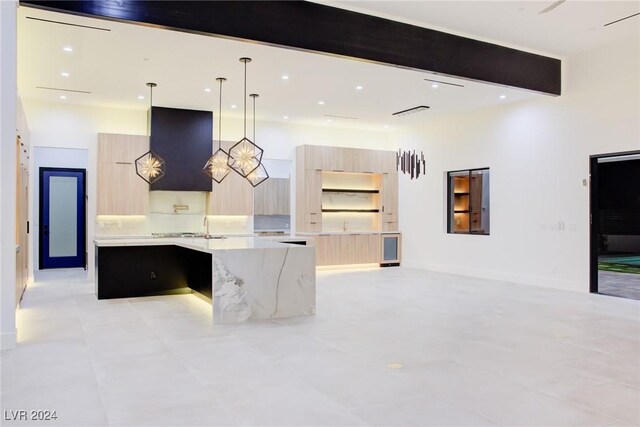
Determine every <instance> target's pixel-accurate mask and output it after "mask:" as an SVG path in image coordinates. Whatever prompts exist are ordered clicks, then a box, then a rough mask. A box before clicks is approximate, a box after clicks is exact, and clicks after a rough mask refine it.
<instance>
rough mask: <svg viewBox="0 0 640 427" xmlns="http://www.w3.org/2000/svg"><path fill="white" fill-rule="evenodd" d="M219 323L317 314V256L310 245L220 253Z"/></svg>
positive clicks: (217, 280) (217, 276)
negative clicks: (315, 264)
mask: <svg viewBox="0 0 640 427" xmlns="http://www.w3.org/2000/svg"><path fill="white" fill-rule="evenodd" d="M213 259H214V263H213V265H214V273H213V277H214V281H213V295H214V298H213V316H214V322H217V323H236V322H243V321H246V320H258V319H272V318H281V317H291V316H301V315H312V314H314V313H315V267H314V263H315V252H314V250H313V249H312V248H309V247H297V248H277V249H275V248H271V249H251V250H233V251H215V252H214V253H213Z"/></svg>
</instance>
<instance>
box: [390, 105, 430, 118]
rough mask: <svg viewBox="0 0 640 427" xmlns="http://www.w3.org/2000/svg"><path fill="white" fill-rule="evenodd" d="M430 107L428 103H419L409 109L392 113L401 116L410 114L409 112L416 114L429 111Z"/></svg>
mask: <svg viewBox="0 0 640 427" xmlns="http://www.w3.org/2000/svg"><path fill="white" fill-rule="evenodd" d="M428 109H429V107H428V106H426V105H418V106H417V107H413V108H409V109H408V110H402V111H397V112H395V113H393V114H392V116H396V117H401V116H408V115H409V114H416V113H419V112H421V111H427V110H428Z"/></svg>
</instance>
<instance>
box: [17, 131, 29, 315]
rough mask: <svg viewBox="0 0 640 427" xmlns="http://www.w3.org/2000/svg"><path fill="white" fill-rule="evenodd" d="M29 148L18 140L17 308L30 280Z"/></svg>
mask: <svg viewBox="0 0 640 427" xmlns="http://www.w3.org/2000/svg"><path fill="white" fill-rule="evenodd" d="M27 150H28V147H27V146H26V145H25V143H24V142H23V141H22V140H21V137H20V136H18V137H17V138H16V300H15V302H16V307H17V306H18V304H19V303H20V298H22V293H23V292H24V290H25V289H26V287H27V281H28V278H29V270H28V262H29V235H28V233H27V231H28V230H27V229H28V226H27V224H28V222H29V215H28V214H29V197H28V193H29V156H28V151H27Z"/></svg>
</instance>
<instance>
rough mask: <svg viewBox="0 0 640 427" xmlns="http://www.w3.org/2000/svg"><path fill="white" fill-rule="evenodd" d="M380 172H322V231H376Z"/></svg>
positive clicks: (378, 218)
mask: <svg viewBox="0 0 640 427" xmlns="http://www.w3.org/2000/svg"><path fill="white" fill-rule="evenodd" d="M381 183H382V174H374V173H349V172H322V230H323V231H325V232H335V231H378V230H380V189H381Z"/></svg>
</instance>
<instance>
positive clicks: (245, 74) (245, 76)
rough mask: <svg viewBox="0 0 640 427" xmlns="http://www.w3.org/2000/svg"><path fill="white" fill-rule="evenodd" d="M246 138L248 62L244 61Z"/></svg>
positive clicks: (245, 134)
mask: <svg viewBox="0 0 640 427" xmlns="http://www.w3.org/2000/svg"><path fill="white" fill-rule="evenodd" d="M244 137H245V138H246V137H247V61H244Z"/></svg>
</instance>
